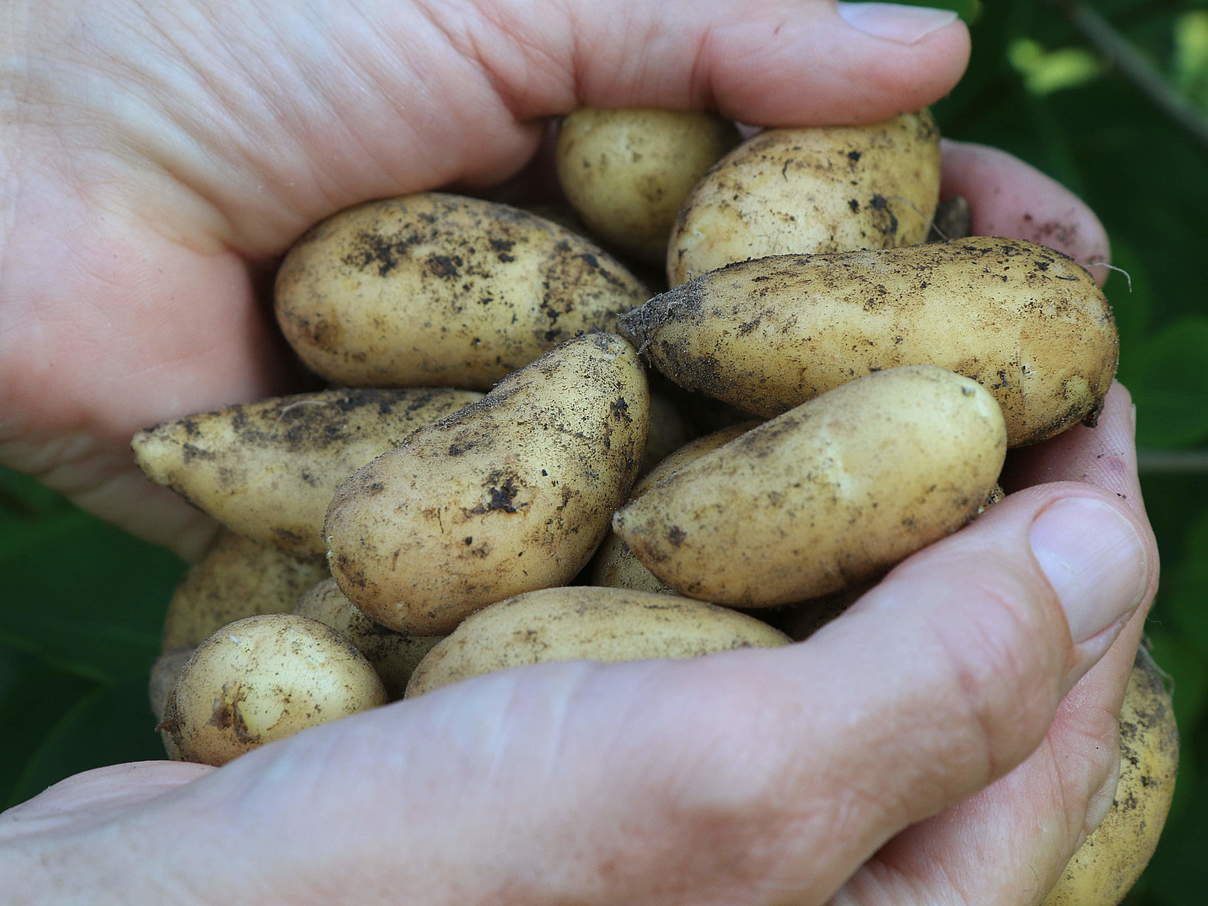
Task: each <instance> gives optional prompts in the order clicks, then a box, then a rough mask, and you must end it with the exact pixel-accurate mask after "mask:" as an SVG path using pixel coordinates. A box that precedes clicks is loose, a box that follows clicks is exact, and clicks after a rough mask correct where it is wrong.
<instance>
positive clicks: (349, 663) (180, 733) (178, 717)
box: [160, 613, 386, 765]
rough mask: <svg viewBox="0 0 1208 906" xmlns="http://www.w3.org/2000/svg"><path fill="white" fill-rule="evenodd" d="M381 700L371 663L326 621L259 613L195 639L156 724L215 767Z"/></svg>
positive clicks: (180, 749) (178, 747) (183, 755)
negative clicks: (199, 640) (192, 650)
mask: <svg viewBox="0 0 1208 906" xmlns="http://www.w3.org/2000/svg"><path fill="white" fill-rule="evenodd" d="M385 702H386V690H385V688H384V687H383V686H382V681H381V680H380V679H378V675H377V673H376V672H375V671H374V669H373V667H372V666H371V665H370V663H369V662H368V661H367V660H365V658H364V656H363V655H361V653H360V652H359V651H357V649H356V648H355V647H354V646H353V645H352V644H351V643H350V642H348V641H347V640H346V639H344V638H343V637H342V636H341V635H340V634H339V633H337V632H336V631H335V630H334V629H332V628H331V627H330V626H324V625H323V624H322V623H320V622H318V621H316V620H310V619H307V618H306V617H300V616H297V615H295V614H289V613H280V614H265V615H262V616H255V617H247V618H246V619H243V620H236V621H235V622H234V623H231V624H230V625H228V626H224V627H223V628H222V629H220V630H218V632H216V633H214V634H213V635H212V636H210V637H209V638H208V639H206V640H205V641H204V642H202V643H201V645H200V646H199V647H198V648H197V650H196V651H195V652H194V653H193V656H192V657H191V658H189V660H188V662H187V663H186V664H185V666H184V668H183V670H182V671H181V675H180V679H179V680H178V681H177V683H176V686H175V687H174V688H173V690H172V692H171V694H170V695H169V697H168V703H167V706H166V707H165V709H164V719H163V722H162V723H161V724H160V729H161V730H163V731H164V732H165V733H166V734H167V736H168V738H169V740H170V743H171V744H170V746H169V751H170V752H175V753H177V755H178V757H179V758H180V759H182V760H185V761H197V762H201V763H202V764H212V765H221V764H225V763H226V762H228V761H230V760H231V759H233V758H236V757H238V756H240V755H242V754H244V753H245V752H249V751H251V750H252V749H255V748H257V747H259V746H262V745H265V744H267V743H270V742H275V741H276V740H278V739H285V738H286V737H287V736H292V735H293V734H295V733H297V732H299V731H301V730H305V729H306V728H307V727H313V726H316V725H317V724H321V723H326V722H328V721H332V720H337V719H338V718H341V717H347V716H348V715H350V714H355V713H357V712H358V711H365V710H368V709H369V708H374V707H377V706H378V705H382V704H385ZM177 755H174V757H177Z"/></svg>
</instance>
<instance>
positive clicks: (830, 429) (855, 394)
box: [613, 366, 1006, 607]
mask: <svg viewBox="0 0 1208 906" xmlns="http://www.w3.org/2000/svg"><path fill="white" fill-rule="evenodd" d="M1005 452H1006V431H1005V428H1004V426H1003V420H1002V413H1001V411H1000V410H999V407H998V404H997V403H996V402H995V401H994V397H992V396H991V395H990V394H989V393H988V392H987V391H986V390H985V389H983V388H982V387H981V386H980V385H978V384H976V383H974V382H973V381H970V380H969V379H967V378H963V377H961V376H959V375H956V374H953V373H952V372H949V371H944V370H942V369H939V368H933V367H930V366H916V367H906V368H895V369H892V370H889V371H882V372H878V373H876V374H872V375H868V376H867V377H863V378H860V379H858V380H856V381H852V382H851V383H848V384H844V385H843V386H841V387H839V388H837V389H835V390H832V391H830V392H829V393H827V394H824V395H823V396H820V397H818V398H817V399H815V400H811V401H810V402H808V403H804V404H802V405H801V406H799V407H797V408H796V409H793V410H790V411H789V412H787V413H785V414H784V415H781V416H779V417H778V418H775V419H772V420H771V421H769V422H765V423H764V424H762V425H760V426H759V427H757V428H754V429H752V430H751V431H748V432H746V433H745V434H743V435H742V436H741V437H739V438H737V439H736V440H733V441H730V443H728V444H726V445H725V446H723V447H720V448H719V449H717V450H714V451H713V452H712V453H708V454H706V455H705V456H702V457H701V458H700V459H697V460H696V461H695V462H692V463H689V464H688V465H686V466H684V467H682V468H680V469H678V470H676V471H675V472H674V473H673V474H672V475H670V476H668V477H667V478H665V479H663V480H662V481H660V482H658V483H657V484H655V485H654V486H653V487H651V488H650V489H649V490H647V491H646V492H645V493H644V494H642V495H641V496H639V497H637V498H635V499H633V500H630V501H629V502H628V503H627V504H626V505H625V506H624V507H623V508H622V509H621V510H619V511H618V512H617V513H616V515H615V517H614V518H613V531H614V532H615V533H616V534H617V535H619V536H620V537H621V539H622V540H623V541H625V543H626V544H628V545H629V547H630V548H631V549H632V550H633V552H634V553H635V554H636V555H637V557H638V558H639V559H640V560H641V561H642V563H644V564H645V565H646V567H647V568H648V569H649V570H650V571H651V572H652V573H654V574H655V575H656V576H658V577H659V578H660V579H662V580H663V581H664V582H666V583H667V584H668V585H670V586H671V587H672V588H675V589H677V590H678V591H679V592H680V593H681V594H684V595H688V596H689V597H694V598H700V599H702V600H706V601H713V602H715V603H719V604H730V605H736V606H741V607H765V606H771V605H776V604H786V603H789V602H793V601H802V600H805V599H807V598H812V597H817V596H820V595H824V594H828V593H830V592H834V591H839V590H841V589H843V588H846V587H848V586H850V585H854V584H856V583H858V582H859V581H861V580H862V579H867V578H870V577H872V576H875V575H877V574H879V573H880V572H881V571H883V570H885V569H888V568H889V567H890V566H892V565H893V564H895V563H897V562H898V561H900V560H902V559H904V558H905V557H906V556H908V555H909V554H911V553H913V552H914V551H916V550H918V549H919V548H922V547H924V546H926V545H928V544H931V543H932V542H934V541H937V540H938V539H940V538H941V537H943V536H944V535H946V534H948V533H949V532H952V531H955V530H956V529H958V528H960V527H961V526H962V525H964V524H965V523H966V522H968V521H969V520H970V519H971V518H972V517H973V516H974V515H975V514H976V513H977V510H978V507H980V506H982V504H983V503H984V502H985V500H986V498H987V497H988V496H989V494H990V489H991V488H992V487H993V486H994V483H995V481H996V480H997V479H998V474H999V471H1000V470H1001V468H1002V464H1003V458H1004V456H1005Z"/></svg>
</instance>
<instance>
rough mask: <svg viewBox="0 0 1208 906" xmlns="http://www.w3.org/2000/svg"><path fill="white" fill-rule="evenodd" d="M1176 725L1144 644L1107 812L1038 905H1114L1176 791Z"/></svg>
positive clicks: (1144, 857)
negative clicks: (1116, 777) (1114, 787)
mask: <svg viewBox="0 0 1208 906" xmlns="http://www.w3.org/2000/svg"><path fill="white" fill-rule="evenodd" d="M1178 766H1179V730H1178V727H1177V726H1176V724H1175V722H1174V707H1173V702H1172V701H1171V697H1170V691H1169V690H1168V689H1167V688H1166V683H1165V681H1164V679H1163V677H1162V673H1161V671H1160V670H1159V669H1158V667H1157V665H1156V664H1155V663H1154V662H1153V659H1152V658H1151V657H1150V656H1149V653H1148V652H1147V651H1145V650H1144V649H1142V650H1141V651H1139V652H1138V654H1137V661H1136V664H1135V666H1134V667H1133V671H1132V675H1131V676H1130V677H1129V679H1128V689H1127V690H1126V692H1125V694H1124V707H1123V709H1122V711H1121V712H1120V778H1119V780H1118V781H1117V782H1116V795H1115V799H1114V801H1113V802H1112V806H1111V809H1110V811H1108V813H1107V817H1105V818H1104V819H1103V821H1102V823H1101V824H1100V825H1099V826H1098V827H1097V828H1096V829H1095V830H1094V831H1092V832H1091V833H1090V835H1089V836H1088V837H1087V838H1086V840H1085V841H1084V842H1083V844H1082V846H1080V847H1079V848H1078V851H1077V852H1076V853H1074V856H1073V858H1071V859H1070V861H1069V863H1068V864H1067V865H1066V867H1065V871H1064V872H1063V873H1062V875H1061V880H1060V881H1058V882H1057V885H1056V886H1055V887H1054V888H1053V889H1052V891H1050V892H1049V895H1048V896H1047V897H1045V899H1044V903H1043V904H1042V906H1116V904H1117V903H1119V902H1120V901H1121V900H1123V899H1124V897H1125V895H1126V894H1127V893H1128V891H1129V890H1130V889H1131V888H1132V886H1133V884H1135V883H1136V882H1137V878H1139V877H1140V876H1141V872H1142V871H1144V870H1145V866H1146V865H1148V864H1149V860H1150V857H1152V856H1153V853H1154V850H1155V849H1156V848H1157V845H1158V838H1159V837H1160V836H1161V834H1162V827H1163V826H1164V825H1165V823H1166V814H1167V812H1169V811H1170V802H1171V799H1172V798H1173V796H1174V784H1175V774H1176V773H1177V771H1178Z"/></svg>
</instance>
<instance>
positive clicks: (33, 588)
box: [0, 482, 185, 682]
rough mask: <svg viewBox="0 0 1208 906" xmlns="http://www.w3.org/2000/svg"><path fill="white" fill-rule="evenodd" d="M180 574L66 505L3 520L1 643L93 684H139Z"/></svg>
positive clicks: (149, 550)
mask: <svg viewBox="0 0 1208 906" xmlns="http://www.w3.org/2000/svg"><path fill="white" fill-rule="evenodd" d="M13 484H14V483H12V482H10V486H12V485H13ZM15 485H16V486H17V487H18V489H20V490H22V491H23V490H24V489H22V488H21V484H20V482H16V483H15ZM184 569H185V566H184V564H183V563H182V562H181V561H180V560H179V559H177V558H176V557H175V556H174V555H172V554H170V553H168V552H167V551H165V550H163V549H161V548H158V547H155V546H153V545H150V544H147V543H146V542H143V541H140V540H138V539H136V538H133V537H131V536H130V535H127V534H125V533H124V532H122V531H120V530H119V529H116V528H114V527H112V526H109V525H107V524H105V523H103V522H100V521H99V520H96V519H93V518H92V517H90V516H88V515H86V514H84V513H82V512H80V511H79V510H76V509H74V508H71V507H68V508H65V509H60V508H58V507H57V506H52V507H50V508H49V509H43V510H41V512H40V514H39V515H36V516H33V517H31V516H30V515H29V514H14V513H11V512H4V513H0V571H3V575H4V576H5V586H6V588H5V597H4V602H3V604H0V643H3V644H4V645H6V646H8V647H10V648H14V649H17V650H20V651H24V652H26V653H28V654H30V655H35V656H37V657H39V658H41V659H42V660H44V661H46V662H47V663H48V664H51V665H54V666H55V667H56V668H57V669H59V670H63V671H68V672H72V673H75V674H77V675H79V676H81V677H86V678H89V679H92V680H96V681H98V682H110V681H113V680H116V679H120V678H124V677H129V676H135V675H137V676H143V677H145V676H146V674H147V671H148V669H149V668H150V664H151V663H152V661H153V660H154V659H155V657H156V655H157V654H158V652H159V638H160V631H161V626H162V622H163V614H164V611H165V609H166V608H167V603H168V600H169V599H170V598H171V594H172V590H173V588H174V587H175V585H176V583H177V582H178V581H179V580H180V578H181V576H182V575H183V572H184Z"/></svg>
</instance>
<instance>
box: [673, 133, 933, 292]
mask: <svg viewBox="0 0 1208 906" xmlns="http://www.w3.org/2000/svg"><path fill="white" fill-rule="evenodd" d="M939 142H940V136H939V130H938V129H937V128H936V126H935V120H934V119H933V118H932V116H931V113H930V112H929V111H927V110H923V111H920V112H918V113H904V114H902V115H901V116H898V117H895V118H894V119H892V120H887V121H885V122H882V123H874V124H872V125H869V126H832V127H814V128H803V129H769V130H767V131H766V132H761V133H760V134H758V135H756V136H754V137H753V138H750V139H748V140H747V141H746V142H744V143H743V144H741V145H739V146H738V147H737V148H735V149H734V150H733V151H731V152H730V153H729V154H728V155H726V156H725V157H724V158H722V159H721V161H719V162H718V164H717V165H716V166H715V167H714V168H713V169H712V170H710V171H709V173H708V175H706V176H705V178H704V179H702V180H701V181H700V183H699V184H698V185H697V187H696V189H695V190H694V191H693V192H692V194H691V195H690V196H689V197H688V200H687V201H686V202H685V203H684V210H683V211H682V213H681V214H680V216H679V219H678V221H677V222H676V224H675V229H674V230H673V232H672V234H671V240H670V245H669V247H668V250H667V279H668V281H669V282H670V284H671V285H672V286H675V285H676V284H679V283H683V282H684V281H685V280H691V279H692V278H693V277H697V276H699V275H701V274H703V273H705V272H706V271H711V270H714V269H716V268H719V267H722V266H723V265H726V264H730V263H731V262H734V261H745V260H747V259H748V258H763V257H765V256H767V255H785V254H815V253H821V252H845V251H849V250H852V249H882V248H894V247H896V246H901V245H914V244H915V243H919V242H922V241H923V240H924V239H925V238H926V236H927V228H928V227H929V225H930V224H931V218H932V215H933V214H934V213H935V207H936V202H937V201H938V200H939V190H940V144H939Z"/></svg>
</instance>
